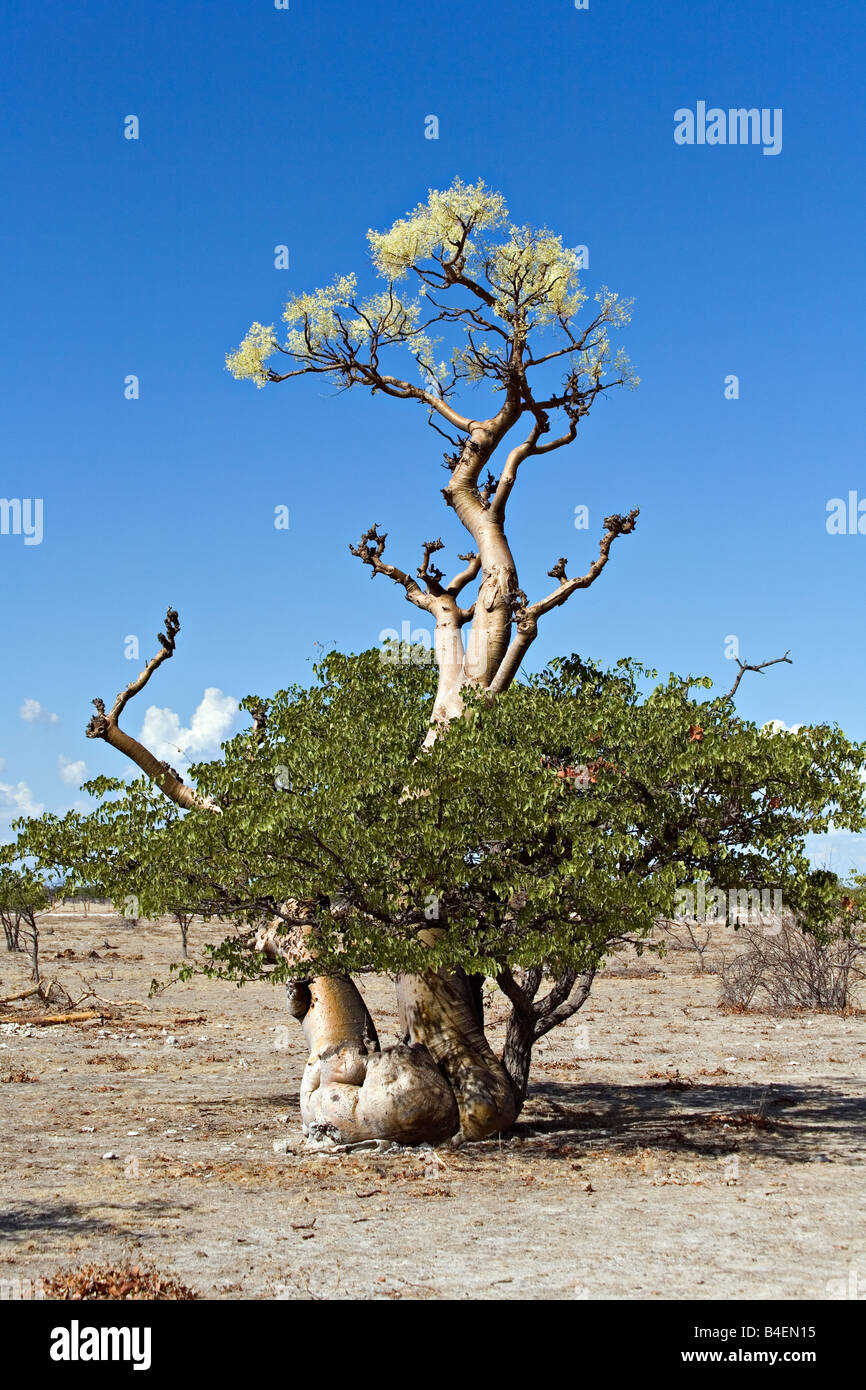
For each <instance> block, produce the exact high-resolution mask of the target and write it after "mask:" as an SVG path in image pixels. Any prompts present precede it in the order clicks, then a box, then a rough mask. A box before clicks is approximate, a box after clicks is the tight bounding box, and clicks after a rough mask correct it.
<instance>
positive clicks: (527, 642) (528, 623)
mask: <svg viewBox="0 0 866 1390" xmlns="http://www.w3.org/2000/svg"><path fill="white" fill-rule="evenodd" d="M639 515H640V508H639V507H635V508H634V510H633V511H630V512H629V514H628V516H620V515H619V514H616V515H614V516H606V517H605V519H604V524H605V528H606V529H605V533H604V535H603V536H602V538H601V543H600V545H599V552H598V559H596V560H594V561H593V563H592V564H591V565H590V567H589V569H588V570H587V572H586V574H582V575H579V576H578V577H577V578H575V579H568V578H567V577H566V573H565V566H566V563H567V562H566V560H565V558H564V557H562V558H560V560H559V561H558V562H557V564H556V565H554V566H553V569H552V570H550V571H549V573H550V574H551V576H552V577H553V578H557V579H559V588H558V589H555V590H554V591H553V593H551V594H548V595H547V597H546V598H543V599H539V601H538V602H537V603H530V604H524V605H522V606H521V607H520V608H518V609H517V610H516V611H515V614H514V622H515V626H516V628H517V631H516V633H515V635H514V638H513V640H512V642H511V645H510V646H509V648H508V651H507V652H506V653H505V656H504V657H503V659H502V662H501V664H500V666H499V669H498V670H497V672H496V675H495V676H494V678H493V680H492V681H491V683H490V685H489V687H488V690H489V693H490V694H491V695H498V694H499V693H500V692H501V691H503V690H505V689H507V687H508V686H509V685H510V684H511V682H512V680H513V679H514V677H515V675H516V674H517V671H518V670H519V668H520V663H521V661H522V660H523V658H524V656H525V654H526V652H527V651H528V649H529V648H530V646H531V645H532V643H533V642H534V641H535V638H536V637H537V635H538V619H539V618H540V617H541V616H542V615H543V614H544V613H549V612H550V610H551V609H552V608H558V607H559V605H560V604H562V603H565V601H566V599H567V598H569V597H570V596H571V594H573V593H574V592H575V590H576V589H588V588H589V586H590V584H594V583H595V581H596V579H597V578H598V576H599V575H600V574H601V572H602V570H603V569H604V567H605V565H606V564H607V562H608V559H609V558H610V548H611V546H612V545H613V543H614V541H615V540H616V538H617V536H627V535H630V534H631V532H632V531H633V530H634V529H635V526H636V524H637V518H638V516H639Z"/></svg>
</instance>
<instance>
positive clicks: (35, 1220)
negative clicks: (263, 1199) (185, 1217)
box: [0, 1199, 194, 1242]
mask: <svg viewBox="0 0 866 1390" xmlns="http://www.w3.org/2000/svg"><path fill="white" fill-rule="evenodd" d="M193 1210H194V1208H193V1207H192V1206H191V1205H189V1204H188V1203H183V1204H181V1203H178V1202H171V1201H163V1200H160V1199H153V1200H151V1201H147V1202H124V1203H104V1204H102V1205H101V1209H100V1210H96V1209H95V1208H94V1207H93V1206H90V1205H88V1206H83V1205H82V1204H81V1203H79V1202H73V1201H62V1202H61V1201H53V1202H39V1201H35V1202H28V1203H23V1202H22V1203H19V1204H17V1205H15V1206H13V1207H8V1208H6V1210H4V1211H0V1238H3V1239H5V1240H8V1241H10V1242H16V1241H22V1240H26V1239H28V1238H32V1237H33V1236H34V1235H42V1236H46V1235H48V1234H49V1233H51V1232H54V1233H58V1234H60V1233H64V1234H70V1235H72V1234H74V1235H76V1236H81V1235H112V1236H130V1237H131V1236H138V1235H140V1234H141V1226H142V1222H143V1221H145V1220H150V1219H153V1218H156V1219H159V1218H160V1217H162V1216H167V1215H171V1216H174V1215H177V1214H178V1213H180V1212H189V1211H193ZM114 1213H118V1215H119V1218H120V1219H118V1216H115V1215H114ZM130 1216H131V1217H132V1218H133V1219H134V1223H135V1224H134V1225H129V1224H127V1222H128V1220H129V1217H130Z"/></svg>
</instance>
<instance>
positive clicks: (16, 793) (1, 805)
mask: <svg viewBox="0 0 866 1390" xmlns="http://www.w3.org/2000/svg"><path fill="white" fill-rule="evenodd" d="M44 810H45V807H44V806H43V805H42V804H41V803H40V802H38V801H34V800H33V793H32V791H31V790H30V788H29V787H28V785H27V783H26V782H18V783H17V784H16V785H15V786H13V785H12V783H11V782H0V819H2V820H14V819H15V817H16V816H41V815H42V812H43V811H44Z"/></svg>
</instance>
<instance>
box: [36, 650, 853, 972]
mask: <svg viewBox="0 0 866 1390" xmlns="http://www.w3.org/2000/svg"><path fill="white" fill-rule="evenodd" d="M435 675H436V673H435V669H433V668H431V667H430V666H429V665H427V664H424V663H420V662H419V663H417V664H416V663H413V662H405V663H399V664H394V663H391V662H385V661H383V660H382V659H381V653H380V652H378V651H376V650H374V651H369V652H365V653H363V654H361V655H360V656H343V655H340V654H338V653H332V654H330V655H329V656H327V657H326V658H325V660H324V661H323V662H322V663H321V665H320V666H319V667H318V668H316V681H315V683H314V684H313V685H312V686H311V687H310V688H309V689H303V688H301V687H293V688H292V689H290V690H287V691H280V692H278V693H277V694H276V695H275V696H274V698H273V699H272V700H271V701H270V702H267V703H266V702H264V701H262V700H261V699H260V698H259V697H257V696H254V697H249V698H248V699H247V700H246V701H245V702H244V708H246V709H247V711H249V712H250V713H252V711H253V710H255V709H257V708H259V707H261V706H263V705H264V706H265V708H266V712H267V718H266V723H265V726H264V728H262V729H260V730H258V731H256V730H249V731H244V732H242V733H240V734H238V735H237V736H236V737H235V738H233V739H232V740H230V741H229V742H228V743H227V744H226V745H225V746H224V750H223V753H224V756H223V757H222V758H221V759H219V760H217V761H213V762H209V763H203V764H199V765H198V766H196V767H194V768H193V769H192V775H193V776H194V777H195V779H196V782H197V786H198V789H199V791H200V792H201V793H203V794H204V795H206V796H208V797H210V798H212V799H213V800H214V801H215V802H216V803H217V804H218V805H219V806H220V808H221V812H220V813H219V814H214V813H213V812H208V811H205V810H195V811H189V812H183V811H181V810H179V809H178V808H177V806H175V805H174V804H173V803H172V802H169V801H167V800H166V798H165V797H164V796H163V795H162V794H161V793H160V792H159V790H158V789H157V788H156V787H155V786H154V785H153V784H152V783H150V782H149V781H148V780H147V779H144V778H141V779H138V780H136V781H133V782H130V783H128V784H124V783H120V782H118V781H117V780H115V779H107V778H100V779H97V780H96V781H95V782H93V783H91V784H89V788H88V789H89V791H90V792H91V793H92V794H93V795H94V796H96V797H97V798H98V802H99V804H98V805H97V806H96V808H95V809H94V810H92V811H91V812H89V813H87V814H79V813H74V812H70V813H69V814H68V815H66V816H63V817H58V816H54V815H45V816H42V817H40V818H39V819H36V820H30V821H27V822H21V823H19V826H18V828H19V829H20V832H21V833H20V839H19V844H18V846H17V849H16V850H14V851H12V850H10V853H12V852H14V853H16V854H17V855H18V856H19V858H21V857H24V856H27V857H28V860H29V862H31V863H33V864H35V866H36V869H37V870H38V871H40V872H46V871H51V872H55V873H56V872H57V871H58V870H62V871H63V872H64V874H65V875H66V876H67V882H68V887H71V888H85V887H86V888H88V889H90V890H91V891H94V892H96V893H99V894H102V895H105V896H108V897H110V898H112V899H113V900H114V901H116V902H117V901H120V900H123V899H126V898H128V897H129V896H130V895H135V897H137V899H138V903H139V911H140V913H141V915H143V916H155V915H157V914H159V913H162V912H174V911H178V910H183V911H194V912H197V913H201V914H203V915H204V916H206V917H210V918H215V919H220V920H223V919H225V920H229V921H231V922H232V923H233V924H234V926H233V929H232V932H231V934H230V935H229V936H228V937H227V938H226V939H225V940H223V941H220V942H219V943H218V944H217V945H216V946H214V947H213V948H212V949H211V957H210V961H211V963H210V969H211V970H212V971H213V972H214V973H217V974H220V975H223V976H225V977H228V978H232V979H236V980H242V979H244V978H248V977H251V976H253V977H254V976H258V975H261V974H263V973H268V974H270V975H271V976H272V978H274V979H284V978H286V977H287V976H288V975H290V974H292V973H294V974H303V973H305V969H304V967H303V966H291V965H289V964H288V963H287V962H285V961H280V962H279V963H278V964H277V965H276V966H272V965H269V964H267V963H266V962H265V961H264V959H263V957H262V956H261V954H259V953H258V952H257V951H255V949H254V948H253V945H252V937H253V931H254V929H255V927H256V926H257V925H258V924H260V923H261V922H262V921H263V920H265V919H267V918H268V917H272V916H274V915H275V914H278V912H279V910H280V905H281V904H284V903H285V901H286V900H287V899H295V900H298V899H300V900H302V901H312V902H314V903H315V914H316V918H317V921H319V922H320V923H321V932H320V937H319V938H318V939H317V949H318V951H319V957H318V961H317V967H316V969H317V973H329V972H332V973H336V972H340V973H342V972H345V971H349V972H352V971H359V970H364V969H377V970H413V969H418V970H420V969H430V968H431V967H435V966H436V965H448V966H450V967H456V966H458V965H461V966H463V967H464V968H465V969H467V970H469V971H482V972H484V973H486V974H490V975H496V974H497V973H498V972H499V971H500V970H501V969H502V967H503V966H505V965H508V966H517V967H526V966H530V965H537V964H544V965H546V966H547V967H549V968H550V969H551V970H552V971H554V972H558V971H561V970H563V969H569V968H571V969H578V970H580V969H583V968H586V967H587V966H588V965H590V964H592V963H594V962H595V961H596V960H597V959H598V958H599V957H600V956H603V955H604V953H605V951H606V950H608V949H609V948H610V946H611V944H612V943H614V942H616V941H617V940H619V939H621V938H622V937H624V936H627V937H629V938H630V939H637V940H641V939H643V938H644V937H645V936H646V935H647V933H648V932H649V931H650V929H651V927H652V925H653V922H654V920H655V919H656V918H657V917H659V916H671V915H672V912H673V906H674V901H675V897H676V891H677V888H678V886H680V885H682V884H686V883H693V882H694V881H695V880H697V879H700V878H704V879H707V880H708V881H710V882H712V883H713V884H715V885H717V886H719V887H721V888H723V889H724V888H730V887H750V888H761V887H772V888H781V889H782V892H783V899H784V903H785V906H786V908H790V909H792V910H793V911H795V912H796V913H798V915H799V916H800V917H801V919H802V920H803V921H804V922H805V923H806V924H807V925H809V926H810V927H811V928H812V929H814V930H820V929H821V927H822V925H824V924H827V923H830V922H832V921H833V920H835V919H836V918H838V916H839V913H840V911H841V910H842V909H841V906H840V904H841V887H840V885H839V883H838V881H837V880H836V878H835V876H834V875H832V874H827V873H826V872H825V871H813V870H811V869H810V866H809V861H808V858H807V855H806V852H805V848H804V836H805V835H806V834H807V833H810V832H813V833H814V832H817V833H820V832H822V831H824V830H826V829H828V828H829V827H830V826H831V824H832V826H833V827H835V828H842V829H849V830H854V831H856V830H860V829H863V828H864V826H866V801H864V783H863V781H862V778H861V775H860V771H861V767H862V765H863V761H864V753H866V749H864V746H863V745H857V744H854V743H851V742H850V741H849V740H848V739H847V738H846V737H845V736H844V734H843V733H842V732H841V731H840V730H839V729H837V728H834V727H831V726H826V725H822V726H817V727H814V728H804V729H801V730H800V731H799V732H798V733H797V734H792V733H780V734H772V733H769V732H767V731H762V730H761V729H759V728H758V727H756V726H755V725H754V724H751V723H749V722H747V721H745V720H742V719H740V718H738V716H737V715H736V711H735V709H734V706H733V702H732V701H731V700H730V699H729V698H728V697H721V698H715V699H713V698H699V696H701V695H703V693H704V691H705V690H706V688H707V687H708V686H709V684H710V683H709V682H708V681H706V680H702V681H688V682H684V681H682V680H679V679H677V678H675V677H671V678H670V679H669V680H668V681H667V682H663V683H660V684H656V685H655V686H654V687H653V688H651V689H649V691H648V693H644V690H643V687H646V686H647V685H648V683H649V682H651V681H653V680H655V679H656V675H655V672H648V671H645V670H643V669H642V668H641V667H639V666H638V665H636V664H635V663H632V662H628V661H623V662H620V663H619V664H618V665H617V667H616V668H615V669H614V670H613V671H602V670H600V669H598V668H597V667H595V666H592V665H589V664H587V663H584V662H582V661H581V660H579V659H578V658H576V657H571V658H570V659H563V660H558V661H555V662H553V663H552V664H551V666H550V667H549V668H548V670H546V671H545V672H543V673H542V674H541V675H539V676H537V677H534V678H532V679H530V680H529V681H528V682H527V683H526V684H519V685H518V684H515V685H513V686H512V687H511V688H510V689H508V690H507V691H506V692H505V693H504V694H502V695H500V696H499V697H498V698H497V699H496V701H495V702H493V703H491V702H490V701H489V700H487V699H486V698H485V696H484V695H483V693H482V692H478V693H477V694H474V695H473V693H472V692H471V691H467V692H466V702H467V713H466V717H465V718H464V719H459V720H456V721H454V722H453V723H452V724H450V725H449V726H448V727H447V728H445V729H443V730H442V732H441V734H440V735H439V736H438V737H437V739H436V741H435V743H434V744H433V746H432V748H430V749H429V750H428V751H425V752H422V753H420V754H419V752H418V749H419V746H420V744H421V741H422V739H423V736H424V733H425V731H426V728H427V726H428V721H429V717H430V710H431V706H432V699H433V691H434V682H435ZM696 691H697V693H695V692H696ZM433 925H440V926H446V925H447V927H448V931H447V932H443V933H442V934H441V936H440V937H439V939H438V942H437V944H436V945H435V947H434V948H433V949H432V950H431V949H429V947H427V946H425V945H422V944H421V943H420V941H419V936H418V934H419V931H421V930H422V929H423V928H425V927H430V926H433ZM184 968H185V969H188V968H187V967H184Z"/></svg>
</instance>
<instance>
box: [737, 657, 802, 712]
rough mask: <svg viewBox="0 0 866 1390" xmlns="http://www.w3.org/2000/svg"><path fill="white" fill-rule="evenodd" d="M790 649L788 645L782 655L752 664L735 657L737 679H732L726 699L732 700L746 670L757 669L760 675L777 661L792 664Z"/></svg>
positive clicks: (776, 664)
mask: <svg viewBox="0 0 866 1390" xmlns="http://www.w3.org/2000/svg"><path fill="white" fill-rule="evenodd" d="M790 651H791V649H790V647H789V648H788V651H786V652H785V655H784V656H776V657H774V658H773V660H772V661H759V662H758V663H757V664H756V665H753V664H752V663H751V662H749V661H741V660H740V658H739V657H737V658H736V662H737V665H738V666H739V668H740V669H739V671H738V672H737V679H736V680H735V681H734V683H733V685H732V686H731V688H730V690H729V691H728V694H727V699H729V700H732V699H733V697H734V696H735V695H736V693H737V688H738V686H739V684H740V681H741V680H742V679H743V676H744V675H745V674H746V672H747V671H757V672H758V674H759V675H760V674H761V672H763V671H765V670H766V668H767V667H768V666H778V665H779V663H780V662H782V661H784V662H785V663H786V665H788V666H793V664H794V663H793V662H792V660H791V655H790Z"/></svg>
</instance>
